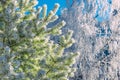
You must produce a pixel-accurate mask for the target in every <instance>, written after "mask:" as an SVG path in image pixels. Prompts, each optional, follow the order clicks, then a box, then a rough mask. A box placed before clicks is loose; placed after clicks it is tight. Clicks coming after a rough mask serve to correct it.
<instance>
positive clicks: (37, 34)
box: [0, 0, 77, 80]
mask: <svg viewBox="0 0 120 80" xmlns="http://www.w3.org/2000/svg"><path fill="white" fill-rule="evenodd" d="M37 3H38V2H37V0H7V1H6V0H0V80H67V79H68V77H70V76H72V75H73V74H74V71H75V69H74V68H72V65H73V64H74V61H75V56H76V55H77V54H75V53H74V54H73V53H71V52H70V53H66V54H64V49H66V48H68V47H70V46H71V45H72V44H73V43H74V39H72V31H68V33H66V34H65V35H61V34H62V31H61V28H62V27H63V26H64V25H65V22H64V21H61V22H59V23H58V24H56V25H55V26H53V27H52V28H47V25H48V24H49V23H51V22H54V21H55V20H56V19H57V18H58V16H57V15H55V13H56V12H57V10H58V7H59V4H55V7H54V9H53V10H51V11H50V12H49V13H48V15H47V6H46V5H44V6H43V7H39V8H38V9H36V8H35V6H36V5H37ZM51 35H54V36H55V35H61V36H60V37H59V43H55V42H54V41H53V40H51V39H50V37H51Z"/></svg>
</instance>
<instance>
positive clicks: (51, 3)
mask: <svg viewBox="0 0 120 80" xmlns="http://www.w3.org/2000/svg"><path fill="white" fill-rule="evenodd" d="M38 1H39V4H38V6H43V5H44V4H47V6H48V12H49V11H50V10H51V9H53V8H54V4H55V3H59V4H60V8H59V10H58V12H57V14H60V11H61V10H62V9H63V8H65V7H66V0H38Z"/></svg>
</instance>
